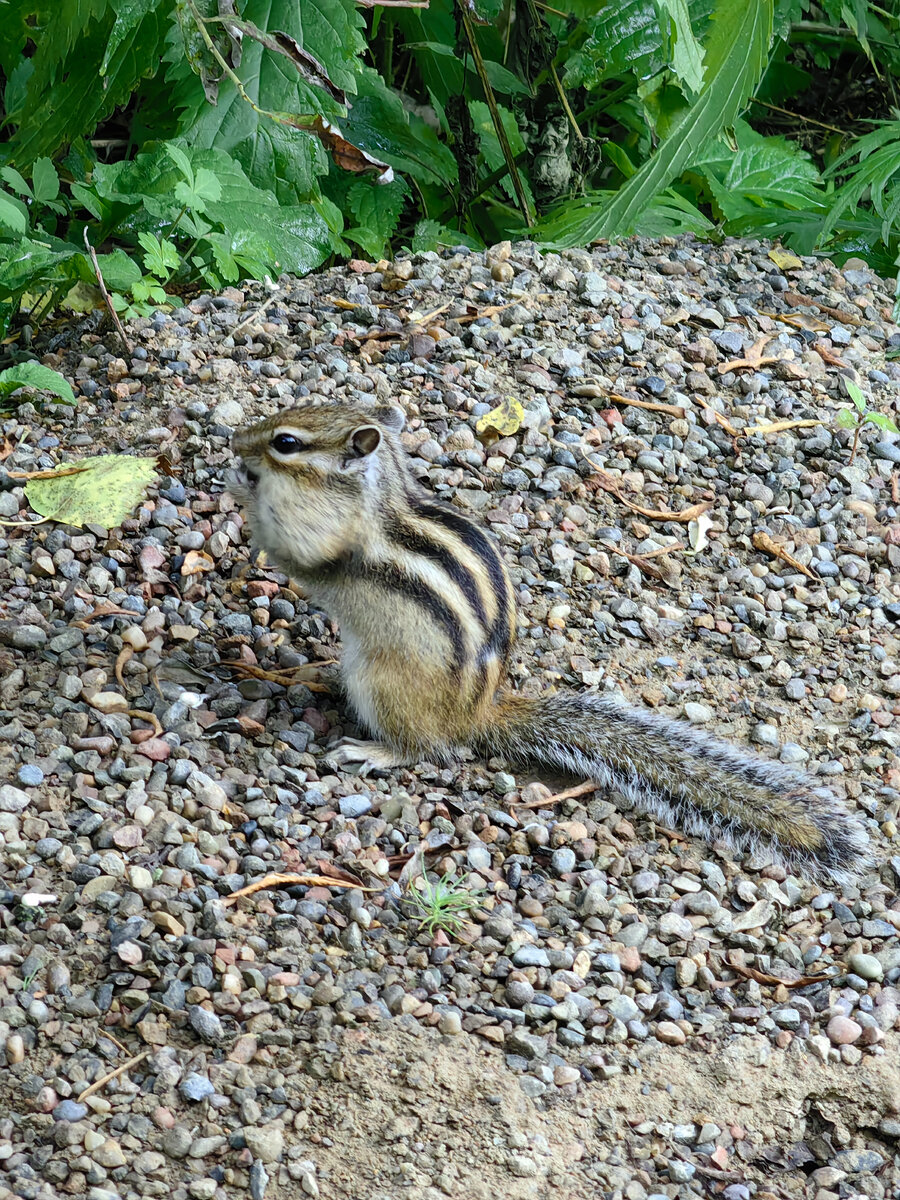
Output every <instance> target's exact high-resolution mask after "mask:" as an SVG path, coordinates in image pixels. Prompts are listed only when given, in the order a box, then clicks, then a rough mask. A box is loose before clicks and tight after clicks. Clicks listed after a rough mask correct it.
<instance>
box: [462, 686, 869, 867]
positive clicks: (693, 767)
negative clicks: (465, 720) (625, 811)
mask: <svg viewBox="0 0 900 1200" xmlns="http://www.w3.org/2000/svg"><path fill="white" fill-rule="evenodd" d="M488 719H489V720H490V722H491V728H490V730H489V731H488V733H487V735H486V737H485V745H486V746H487V747H489V750H490V753H492V754H497V753H498V752H500V753H503V754H506V755H508V756H509V757H510V758H514V759H518V760H519V761H531V762H540V763H545V764H547V765H549V766H554V767H557V768H561V769H563V770H565V771H570V772H573V773H574V774H576V775H581V776H582V777H584V778H588V779H594V780H596V781H597V782H598V783H600V784H601V785H602V786H603V787H605V788H609V789H611V790H615V791H619V792H621V793H623V794H624V795H625V796H626V797H627V798H628V799H629V800H631V801H633V803H634V804H635V805H636V806H638V807H639V808H641V809H643V810H644V811H645V812H649V813H651V814H652V815H653V816H655V817H657V818H659V819H660V820H661V821H663V822H664V823H666V824H667V825H670V826H671V827H673V828H677V829H681V830H684V831H685V832H686V833H690V834H698V835H699V836H700V837H703V838H705V839H706V840H707V841H715V840H716V839H722V840H723V841H725V842H726V843H728V844H729V845H730V846H732V847H733V848H734V849H735V850H737V851H751V852H752V851H754V850H758V849H759V850H762V849H765V850H768V851H769V852H771V854H772V856H773V857H774V858H775V859H777V860H780V861H781V862H782V863H783V864H784V865H785V867H787V868H788V869H789V870H790V871H792V872H796V873H797V874H799V875H803V876H806V877H807V878H812V879H817V880H831V881H833V882H835V883H838V884H846V883H849V882H851V881H852V880H853V879H855V878H856V876H857V875H858V874H859V873H860V872H861V871H862V870H863V869H864V868H865V867H866V866H867V865H868V863H869V856H868V844H869V842H868V837H867V836H866V833H865V830H864V829H863V826H862V824H861V822H860V821H859V820H858V819H857V818H856V817H855V816H852V815H851V814H850V812H849V811H848V810H847V809H846V808H845V807H844V805H843V803H842V802H841V801H840V800H839V799H838V798H837V797H836V796H835V795H834V794H833V793H832V792H831V791H830V790H829V789H828V788H825V787H820V786H817V785H816V783H815V782H814V781H813V780H811V779H810V778H808V777H804V776H803V775H798V774H796V773H795V772H793V771H791V770H789V769H788V768H786V767H783V766H781V765H780V764H778V763H772V762H769V761H767V760H766V759H763V758H760V757H758V756H757V755H755V754H751V753H749V752H746V753H745V752H744V751H742V750H740V749H739V748H738V747H736V746H732V745H729V744H727V743H725V742H720V741H717V740H716V739H714V738H712V737H710V736H709V735H707V734H705V733H702V732H700V731H699V730H697V729H695V728H694V727H693V726H691V725H688V724H686V723H685V722H683V721H673V720H670V719H669V718H668V717H663V716H660V715H659V714H658V713H654V712H651V711H649V710H647V709H640V708H628V707H626V706H624V705H620V704H619V703H618V702H617V701H615V700H612V699H610V698H607V697H602V696H593V695H588V696H566V695H549V696H539V697H527V696H520V695H518V694H516V693H514V692H506V693H505V694H504V695H502V696H501V697H499V699H498V702H497V704H496V706H495V707H493V708H492V709H491V710H490V716H489V718H488Z"/></svg>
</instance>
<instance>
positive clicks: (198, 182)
mask: <svg viewBox="0 0 900 1200" xmlns="http://www.w3.org/2000/svg"><path fill="white" fill-rule="evenodd" d="M221 195H222V188H221V186H220V185H219V181H218V179H216V177H215V175H213V173H212V171H207V170H206V169H205V168H203V167H201V168H200V170H199V171H198V172H197V174H196V176H195V178H194V179H193V181H192V182H190V183H189V182H187V181H186V180H184V179H182V180H181V181H180V182H179V183H176V184H175V199H176V200H177V201H178V203H179V204H183V205H184V206H185V208H191V209H194V210H195V211H196V212H201V213H202V212H205V211H206V205H207V203H208V202H209V201H210V200H218V199H220V197H221Z"/></svg>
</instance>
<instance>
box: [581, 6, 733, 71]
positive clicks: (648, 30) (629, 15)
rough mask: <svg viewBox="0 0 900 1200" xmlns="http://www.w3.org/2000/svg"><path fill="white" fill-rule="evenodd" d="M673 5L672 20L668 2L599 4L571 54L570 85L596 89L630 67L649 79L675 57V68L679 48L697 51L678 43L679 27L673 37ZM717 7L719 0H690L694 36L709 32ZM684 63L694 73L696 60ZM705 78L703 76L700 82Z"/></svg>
mask: <svg viewBox="0 0 900 1200" xmlns="http://www.w3.org/2000/svg"><path fill="white" fill-rule="evenodd" d="M671 7H674V5H672V6H670V15H669V18H668V20H667V19H666V18H665V17H663V16H662V12H663V8H662V5H660V7H657V4H656V3H655V2H654V0H624V2H623V3H621V4H605V5H603V6H602V7H601V6H600V5H599V4H598V5H596V6H595V8H594V11H593V13H590V14H586V15H585V19H584V21H583V22H582V24H581V25H580V26H579V28H578V34H581V31H583V33H584V34H586V37H585V38H584V41H583V42H582V44H581V45H580V46H577V47H576V48H575V49H574V50H573V52H572V53H571V54H569V55H568V57H567V58H566V62H565V68H566V70H565V81H566V86H567V87H570V88H574V87H586V88H589V89H593V88H597V87H599V86H600V85H601V84H602V83H604V82H605V81H606V80H608V79H613V78H617V77H619V76H621V75H622V74H623V73H624V72H633V73H634V76H635V77H636V78H637V79H647V78H649V77H650V76H652V75H655V74H657V73H658V72H659V71H661V70H663V68H664V67H666V66H668V65H669V64H670V62H671V63H672V65H673V67H674V62H673V57H674V52H676V51H677V53H678V54H679V56H683V55H685V56H686V55H689V54H692V52H691V51H689V50H688V48H687V46H686V45H685V44H683V45H682V46H681V47H680V48H679V47H678V38H677V29H676V39H675V41H674V44H673V43H672V42H671V39H670V36H669V35H670V28H671ZM714 8H715V3H714V0H689V2H688V4H687V17H688V26H689V28H690V29H691V30H692V31H693V34H692V36H693V35H700V36H702V35H703V34H704V33H705V31H706V27H707V24H708V21H709V17H710V14H711V13H712V12H713V10H714ZM598 9H599V11H597V10H598ZM683 19H684V18H682V20H683ZM664 33H665V36H664ZM686 41H687V39H685V42H686ZM697 53H699V52H697ZM679 63H681V59H680V57H679ZM684 65H685V66H686V69H687V72H688V74H689V75H690V74H692V70H693V68H692V67H691V65H690V63H687V64H684ZM676 74H678V71H677V70H676ZM699 82H700V81H699V79H698V85H699Z"/></svg>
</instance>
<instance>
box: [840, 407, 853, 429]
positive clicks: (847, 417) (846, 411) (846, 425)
mask: <svg viewBox="0 0 900 1200" xmlns="http://www.w3.org/2000/svg"><path fill="white" fill-rule="evenodd" d="M835 424H836V425H837V427H838V428H839V429H855V428H856V425H857V416H856V413H855V412H854V411H853V409H851V408H842V409H841V410H840V411H839V412H838V415H837V416H836V417H835Z"/></svg>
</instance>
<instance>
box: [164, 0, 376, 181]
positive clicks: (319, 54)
mask: <svg viewBox="0 0 900 1200" xmlns="http://www.w3.org/2000/svg"><path fill="white" fill-rule="evenodd" d="M241 16H242V17H243V18H244V19H245V20H247V21H252V22H253V23H254V24H255V25H258V26H259V27H260V28H261V29H266V30H284V32H286V33H287V34H289V35H290V36H291V37H293V38H295V39H296V40H297V42H299V44H300V45H301V46H302V47H303V48H304V49H305V50H307V51H309V53H310V54H312V55H313V57H314V58H316V59H318V61H319V62H320V63H321V64H322V66H323V67H324V68H325V70H326V71H327V73H328V76H329V78H330V79H331V80H332V82H333V83H334V84H335V85H336V86H337V87H339V88H342V89H343V90H344V91H346V92H348V93H351V94H352V93H354V92H355V91H356V77H357V70H358V55H359V54H360V52H361V51H362V50H363V49H364V48H365V42H364V40H363V37H362V34H361V30H362V26H363V19H362V17H361V16H360V13H359V11H358V9H357V8H356V5H355V4H354V3H353V0H304V3H303V4H302V5H301V4H297V3H296V0H249V2H248V3H247V4H246V5H245V6H244V8H243V11H242V13H241ZM178 70H179V68H178V67H176V71H178ZM238 75H239V76H240V79H241V81H242V83H243V85H244V88H245V89H246V91H247V94H248V95H249V96H250V98H251V99H252V100H253V102H254V103H255V104H257V105H259V107H260V108H262V109H265V110H267V111H269V112H276V113H281V112H285V113H309V114H322V115H325V116H327V117H328V118H329V119H331V120H333V121H337V122H338V123H339V124H341V127H342V128H343V114H342V111H341V108H340V106H339V105H337V104H336V103H335V102H334V101H333V100H331V99H330V98H329V97H328V96H327V95H326V94H325V93H324V92H322V91H321V89H319V88H317V87H314V86H313V85H311V84H309V83H306V82H305V81H304V80H302V79H301V78H299V76H298V75H297V72H296V71H295V70H294V69H293V68H292V67H291V66H290V64H288V63H286V62H285V59H284V58H283V56H282V55H280V54H272V53H271V52H270V51H268V50H266V49H265V48H264V47H263V46H262V45H260V43H259V42H255V41H253V40H251V39H249V38H245V39H244V43H243V57H242V59H241V65H240V68H239V70H238ZM181 78H182V79H183V75H182V76H181ZM188 87H190V89H191V90H192V96H193V101H192V102H193V103H194V104H195V105H196V119H195V120H193V121H192V122H191V123H190V125H189V127H187V128H185V131H184V135H183V136H184V141H185V142H187V143H189V144H190V145H192V146H193V147H195V148H196V149H212V148H215V149H217V150H225V151H227V152H228V153H229V154H231V155H232V156H233V157H234V158H235V159H236V160H237V161H238V162H239V163H240V164H241V165H242V166H243V168H244V170H245V171H246V173H247V176H248V177H249V178H250V180H251V181H252V182H253V183H255V184H257V186H259V187H261V188H266V189H272V190H274V191H275V193H276V195H277V196H278V198H279V199H280V200H282V201H283V202H285V203H287V204H296V203H298V202H303V201H306V200H308V199H310V198H318V192H319V187H318V179H319V177H320V176H321V175H324V174H325V173H326V172H327V171H328V157H327V155H326V154H325V151H324V150H323V149H322V146H321V144H320V142H319V140H318V138H316V137H314V136H313V135H312V134H310V133H305V132H303V131H301V130H296V129H289V128H287V127H286V126H284V125H279V124H276V123H274V122H273V121H271V120H269V119H268V118H266V117H264V116H260V115H259V114H258V113H256V112H255V111H254V110H253V109H252V108H251V107H250V106H249V105H248V104H247V103H246V102H245V101H244V100H243V99H242V98H241V97H240V96H239V95H238V94H237V92H236V90H235V88H234V85H233V84H232V83H231V81H230V80H228V79H223V80H222V82H221V84H220V86H219V98H218V104H217V106H216V107H215V108H213V107H212V106H210V105H206V104H205V103H204V102H203V93H202V88H201V86H200V82H199V80H197V79H195V78H194V77H193V76H191V77H190V79H189V80H184V81H183V88H182V90H183V92H184V94H185V96H187V94H188ZM351 140H352V139H351Z"/></svg>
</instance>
